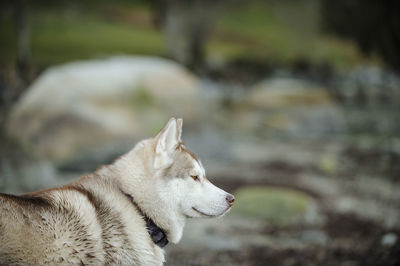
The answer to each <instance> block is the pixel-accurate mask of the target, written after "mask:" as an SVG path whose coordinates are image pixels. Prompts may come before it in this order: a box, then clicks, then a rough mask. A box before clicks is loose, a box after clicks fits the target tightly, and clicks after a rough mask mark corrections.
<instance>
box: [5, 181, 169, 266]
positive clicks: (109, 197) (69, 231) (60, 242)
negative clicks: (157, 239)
mask: <svg viewBox="0 0 400 266" xmlns="http://www.w3.org/2000/svg"><path fill="white" fill-rule="evenodd" d="M0 212H1V215H0V245H1V248H0V265H3V264H5V265H43V264H48V265H54V264H68V265H71V264H80V265H82V264H91V265H99V264H129V265H140V264H142V263H143V262H146V261H147V262H148V263H149V264H151V265H155V264H160V263H159V262H160V261H161V262H162V261H163V259H164V258H163V253H162V252H161V253H160V252H159V253H160V254H158V255H159V256H158V257H156V258H154V257H153V256H150V257H149V256H148V255H147V256H143V255H142V254H140V253H144V254H145V253H155V254H157V252H156V250H155V249H156V248H155V247H153V242H152V241H151V240H150V239H149V235H148V233H147V231H146V228H145V223H144V222H143V220H142V219H141V217H140V215H139V214H138V213H137V210H135V207H134V206H133V205H132V204H131V203H130V202H129V200H128V199H126V197H124V195H121V193H118V191H114V188H113V187H110V186H108V185H107V182H104V181H102V180H101V179H100V178H94V177H91V178H84V179H82V181H80V182H76V183H74V184H72V185H69V186H65V187H63V188H57V189H52V190H47V191H43V192H37V193H34V194H27V195H23V196H12V195H6V194H0ZM139 245H140V246H139ZM157 261H158V263H157Z"/></svg>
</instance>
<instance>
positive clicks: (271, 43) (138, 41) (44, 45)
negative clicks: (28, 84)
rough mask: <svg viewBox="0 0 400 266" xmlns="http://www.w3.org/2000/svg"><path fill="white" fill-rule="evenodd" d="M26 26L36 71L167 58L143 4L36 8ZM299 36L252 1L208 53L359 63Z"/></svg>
mask: <svg viewBox="0 0 400 266" xmlns="http://www.w3.org/2000/svg"><path fill="white" fill-rule="evenodd" d="M71 6H72V7H71ZM89 7H91V8H89ZM138 18H139V19H138ZM143 18H144V19H143ZM143 20H144V22H143ZM0 22H1V23H0V42H1V45H2V49H1V51H0V62H2V63H4V62H13V61H14V60H15V55H16V34H15V29H14V24H13V22H12V15H11V12H4V14H3V16H2V17H0ZM30 22H31V32H32V51H33V62H32V63H33V64H34V65H41V66H47V65H51V64H58V63H63V62H67V61H71V60H79V59H87V58H95V57H103V56H108V55H112V54H144V55H159V56H165V48H164V41H163V34H162V32H160V31H159V30H157V29H155V28H154V27H153V26H152V25H151V11H150V7H149V6H148V5H146V4H145V3H144V2H143V1H133V2H129V1H120V2H118V4H117V5H114V6H112V5H107V4H106V3H105V2H102V4H101V5H100V4H99V5H98V6H97V5H90V3H87V4H85V5H83V4H81V5H77V6H74V5H72V4H71V5H70V6H69V5H67V4H65V5H60V6H57V5H56V6H50V7H47V8H44V7H40V6H39V7H36V8H35V9H34V10H31V17H30ZM298 23H299V24H301V21H300V22H298ZM303 28H304V27H303ZM299 36H301V34H299V33H298V32H297V33H296V30H295V29H293V28H292V25H291V24H288V23H286V22H285V21H282V18H280V17H278V16H277V15H276V14H275V13H274V12H273V10H272V9H271V6H270V5H268V4H267V3H265V2H262V1H256V2H251V3H249V4H245V5H243V6H241V7H239V8H230V9H226V10H222V16H221V18H220V20H219V22H218V24H217V27H216V30H215V34H214V35H213V36H212V38H211V40H210V42H209V43H208V45H207V52H208V54H209V55H211V56H215V55H216V56H218V57H222V58H224V59H225V60H230V59H237V58H242V59H246V60H253V59H257V60H268V61H272V62H279V63H282V64H287V63H291V62H292V61H293V60H295V59H296V58H299V57H300V58H307V59H308V60H311V61H312V62H316V63H318V62H325V61H327V62H331V63H333V64H334V65H336V66H339V67H346V66H349V65H354V64H356V63H358V62H359V61H360V60H362V57H361V56H360V54H359V52H358V50H357V49H356V48H355V45H354V44H353V43H351V42H343V41H339V40H338V39H334V38H332V37H327V36H322V35H321V34H319V33H318V32H316V31H311V33H309V34H307V35H306V36H304V37H303V38H302V37H300V38H299Z"/></svg>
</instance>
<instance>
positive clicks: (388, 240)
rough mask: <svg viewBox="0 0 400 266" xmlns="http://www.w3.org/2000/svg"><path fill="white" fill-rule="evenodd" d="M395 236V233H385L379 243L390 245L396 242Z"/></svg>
mask: <svg viewBox="0 0 400 266" xmlns="http://www.w3.org/2000/svg"><path fill="white" fill-rule="evenodd" d="M397 238H398V237H397V235H396V234H395V233H387V234H385V235H384V236H383V237H382V238H381V245H382V246H387V247H391V246H393V245H395V244H396V242H397Z"/></svg>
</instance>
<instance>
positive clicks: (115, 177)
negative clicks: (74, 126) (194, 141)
mask: <svg viewBox="0 0 400 266" xmlns="http://www.w3.org/2000/svg"><path fill="white" fill-rule="evenodd" d="M181 135H182V119H177V120H176V119H174V118H172V119H170V120H169V121H168V123H167V125H166V126H165V127H164V128H163V129H162V130H161V131H160V133H159V134H158V135H157V136H155V137H154V138H151V139H147V140H143V141H141V142H139V143H138V144H137V145H136V146H135V147H134V148H133V149H132V150H131V151H130V152H129V153H127V154H126V155H123V156H122V157H121V158H119V159H118V160H116V161H115V162H114V163H113V164H111V165H108V166H105V167H103V168H100V169H99V170H97V171H96V172H95V173H94V174H89V175H87V176H85V177H83V178H81V179H79V180H77V181H76V182H73V183H71V184H68V185H66V186H64V187H61V188H57V189H50V190H45V191H39V192H35V193H30V194H27V195H24V196H21V197H17V196H7V195H2V194H0V213H1V215H0V264H1V265H3V264H5V265H22V264H23V265H42V264H48V265H56V264H65V265H76V264H82V263H84V264H91V265H102V264H105V263H107V261H110V260H111V261H113V262H108V263H109V264H112V263H114V264H123V265H162V264H163V262H164V250H163V249H162V248H160V247H158V246H156V245H155V244H154V243H153V241H152V240H151V237H150V235H149V234H148V232H147V229H146V224H145V221H144V219H143V217H142V216H141V215H140V212H139V211H138V210H137V209H136V205H135V204H133V203H132V202H131V199H130V197H127V196H126V195H125V194H128V195H130V196H131V197H132V198H133V201H134V202H135V203H136V204H137V206H139V208H140V209H141V211H142V212H143V213H144V214H145V215H147V216H148V217H150V218H151V219H152V220H153V221H154V222H155V223H156V224H157V225H158V226H159V227H160V228H162V229H163V230H164V231H165V232H166V234H167V237H168V239H169V241H170V242H172V243H177V242H179V240H180V239H181V237H182V232H183V227H184V225H185V220H186V219H187V218H195V217H217V216H222V215H224V214H225V213H227V212H228V210H229V209H230V206H231V205H232V202H230V203H229V202H228V201H227V197H228V196H229V197H233V196H232V195H230V194H228V193H227V192H225V191H223V190H221V189H219V188H217V187H216V186H214V185H213V184H211V183H210V182H209V181H208V180H207V179H206V173H205V170H204V168H203V165H202V164H201V162H200V160H199V159H198V158H197V157H196V156H195V155H194V154H193V153H191V152H190V151H189V150H187V149H186V147H185V146H184V145H183V143H182V140H181ZM121 190H122V192H121ZM38 202H39V203H38ZM40 202H42V203H41V204H40ZM121 230H122V231H121ZM110 246H111V248H110Z"/></svg>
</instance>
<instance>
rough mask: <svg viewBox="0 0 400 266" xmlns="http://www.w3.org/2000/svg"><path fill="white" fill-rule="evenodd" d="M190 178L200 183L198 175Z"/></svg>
mask: <svg viewBox="0 0 400 266" xmlns="http://www.w3.org/2000/svg"><path fill="white" fill-rule="evenodd" d="M190 177H191V178H193V180H194V181H200V179H199V176H198V175H191V176H190Z"/></svg>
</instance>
